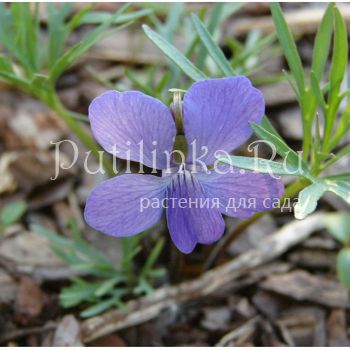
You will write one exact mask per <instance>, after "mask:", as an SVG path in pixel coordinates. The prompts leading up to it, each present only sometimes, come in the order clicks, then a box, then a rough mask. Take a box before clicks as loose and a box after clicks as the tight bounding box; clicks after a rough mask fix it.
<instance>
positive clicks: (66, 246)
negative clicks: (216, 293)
mask: <svg viewBox="0 0 350 350" xmlns="http://www.w3.org/2000/svg"><path fill="white" fill-rule="evenodd" d="M31 230H32V231H33V232H37V233H38V234H40V235H42V236H43V237H46V238H47V239H48V240H49V241H50V244H51V248H52V250H53V251H54V252H55V253H56V254H57V255H58V256H59V257H60V258H62V259H63V260H64V261H66V262H67V263H68V264H69V265H70V266H71V267H72V269H74V270H75V271H77V272H79V273H80V274H82V276H84V277H73V278H72V279H71V285H69V286H68V287H64V288H63V289H62V290H61V294H60V302H61V305H62V306H63V307H65V308H70V307H75V306H82V307H83V310H82V311H81V313H80V315H81V317H91V316H94V315H97V314H99V313H101V312H103V311H105V310H106V309H109V308H111V307H125V305H124V301H125V299H126V298H128V297H131V296H133V295H139V294H147V293H150V292H152V291H153V287H152V286H153V283H154V281H155V280H156V279H157V278H158V277H161V276H162V275H163V273H164V270H163V269H158V268H156V267H155V265H156V262H157V260H158V258H159V255H160V253H161V251H162V248H163V245H164V241H163V239H160V240H159V241H158V242H157V243H156V244H155V246H154V247H153V249H152V250H151V252H150V253H149V255H148V257H147V259H146V260H145V262H144V264H143V266H142V268H141V270H140V271H138V270H137V268H136V266H135V264H134V261H135V257H136V256H137V255H138V254H139V253H140V250H141V246H140V236H135V237H132V238H131V239H123V240H122V245H123V247H122V248H123V249H122V257H121V262H120V266H119V267H116V266H115V264H114V263H113V262H112V261H110V260H109V258H108V257H107V256H106V255H105V254H103V253H102V252H100V251H99V250H98V249H96V248H95V247H94V246H93V245H91V244H90V243H89V242H88V241H86V240H85V239H84V238H83V237H82V236H81V233H80V232H79V230H78V228H77V226H76V224H75V222H74V221H71V233H72V234H71V237H63V236H61V235H59V234H57V233H56V232H52V231H49V230H47V229H45V228H43V227H42V226H39V225H33V226H32V227H31Z"/></svg>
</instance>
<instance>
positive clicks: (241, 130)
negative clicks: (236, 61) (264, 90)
mask: <svg viewBox="0 0 350 350" xmlns="http://www.w3.org/2000/svg"><path fill="white" fill-rule="evenodd" d="M183 106H184V107H183V108H184V113H183V114H184V122H183V123H184V131H185V136H186V140H187V143H188V149H189V153H188V161H189V162H192V160H193V155H196V156H197V157H200V156H201V155H203V157H202V158H200V159H201V161H203V162H204V163H205V164H212V163H213V162H214V161H215V152H216V151H219V150H221V151H225V152H230V151H232V150H233V149H235V148H237V147H238V146H240V145H241V144H242V143H243V142H245V141H246V140H247V139H248V138H249V137H250V136H251V134H252V129H251V127H250V126H249V124H248V122H249V121H252V122H255V123H259V122H260V120H261V118H262V117H263V115H264V111H265V103H264V98H263V96H262V94H261V92H260V91H259V90H257V89H256V88H254V87H253V86H252V84H251V82H250V80H249V79H247V78H245V77H243V76H235V77H229V78H220V79H209V80H202V81H198V82H196V83H195V84H193V85H192V86H191V88H190V89H189V90H188V92H187V93H186V94H185V96H184V101H183ZM193 142H195V144H193ZM194 148H195V149H194ZM206 149H207V150H208V153H207V154H206V155H204V154H205V150H206Z"/></svg>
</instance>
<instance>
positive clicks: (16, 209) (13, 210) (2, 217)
mask: <svg viewBox="0 0 350 350" xmlns="http://www.w3.org/2000/svg"><path fill="white" fill-rule="evenodd" d="M26 211H27V203H26V202H24V201H15V202H12V203H9V204H8V205H6V206H5V207H4V208H3V209H2V210H1V211H0V232H2V231H3V230H4V229H5V228H6V227H8V226H10V225H13V224H14V223H16V222H17V221H18V220H19V219H20V218H21V217H22V216H23V215H24V213H25V212H26Z"/></svg>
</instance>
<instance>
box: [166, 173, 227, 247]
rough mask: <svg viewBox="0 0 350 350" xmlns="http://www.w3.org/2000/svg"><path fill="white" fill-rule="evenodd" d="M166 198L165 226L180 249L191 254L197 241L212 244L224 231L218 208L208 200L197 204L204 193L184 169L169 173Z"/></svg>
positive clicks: (195, 180)
mask: <svg viewBox="0 0 350 350" xmlns="http://www.w3.org/2000/svg"><path fill="white" fill-rule="evenodd" d="M166 197H167V199H168V207H167V222H168V228H169V231H170V235H171V238H172V240H173V242H174V244H175V245H176V246H177V248H178V249H179V250H180V251H181V252H183V253H186V254H188V253H191V252H192V250H193V249H194V247H195V245H196V244H197V243H202V244H210V243H213V242H215V241H217V240H218V239H219V238H220V237H221V236H222V234H223V233H224V229H225V223H224V219H223V218H222V215H221V213H220V211H219V210H218V209H216V208H212V207H211V206H210V203H209V205H202V206H201V205H200V203H201V202H200V201H202V203H204V201H205V199H206V196H205V194H204V192H203V189H202V187H201V185H200V183H199V181H198V180H197V178H196V177H195V176H193V175H191V174H190V173H189V172H188V171H185V172H183V173H179V174H177V175H175V176H173V178H172V182H171V185H170V186H169V190H168V191H167V195H166Z"/></svg>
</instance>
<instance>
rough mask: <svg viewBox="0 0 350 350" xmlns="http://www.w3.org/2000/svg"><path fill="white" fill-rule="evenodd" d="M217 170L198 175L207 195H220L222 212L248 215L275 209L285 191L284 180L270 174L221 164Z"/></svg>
mask: <svg viewBox="0 0 350 350" xmlns="http://www.w3.org/2000/svg"><path fill="white" fill-rule="evenodd" d="M217 169H218V171H215V169H214V170H212V171H211V173H210V174H205V173H203V174H198V176H197V177H198V179H199V181H200V182H201V184H202V186H203V188H204V190H205V192H206V194H207V195H208V196H209V197H211V198H218V199H219V201H220V208H221V212H222V213H223V214H226V215H228V216H234V217H239V218H247V217H250V216H251V215H252V214H254V213H256V212H260V211H265V210H270V209H272V208H273V204H274V201H277V200H278V199H279V198H280V197H281V196H282V194H283V191H284V187H283V183H282V181H281V180H278V179H275V178H273V177H272V176H271V175H269V174H261V173H254V172H250V171H247V170H242V169H238V168H234V167H231V166H229V165H226V164H225V165H220V166H219V167H218V168H217Z"/></svg>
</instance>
